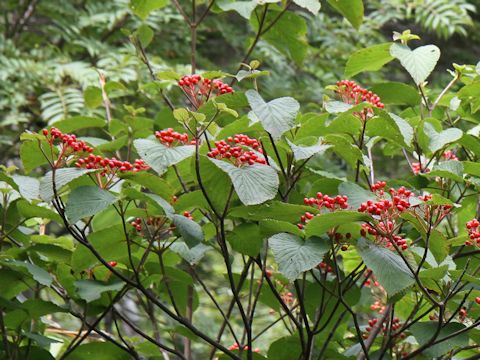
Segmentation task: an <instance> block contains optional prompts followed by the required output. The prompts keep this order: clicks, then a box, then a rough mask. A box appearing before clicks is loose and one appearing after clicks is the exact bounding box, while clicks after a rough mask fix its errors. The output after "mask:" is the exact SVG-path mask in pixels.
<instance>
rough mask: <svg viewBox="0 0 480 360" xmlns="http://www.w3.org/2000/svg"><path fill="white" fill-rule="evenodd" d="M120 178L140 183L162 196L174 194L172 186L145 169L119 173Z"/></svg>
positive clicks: (166, 196) (168, 196)
mask: <svg viewBox="0 0 480 360" xmlns="http://www.w3.org/2000/svg"><path fill="white" fill-rule="evenodd" d="M119 177H120V178H121V179H127V180H129V181H131V182H133V183H136V184H139V185H142V186H143V187H144V188H146V189H148V190H150V191H152V192H154V193H155V194H157V195H159V196H161V197H162V198H165V199H169V198H171V197H172V195H173V194H174V190H173V188H172V186H171V185H170V184H169V183H168V182H166V181H165V180H163V179H161V178H160V177H158V176H156V175H154V174H150V173H148V172H146V171H139V172H124V173H121V174H119Z"/></svg>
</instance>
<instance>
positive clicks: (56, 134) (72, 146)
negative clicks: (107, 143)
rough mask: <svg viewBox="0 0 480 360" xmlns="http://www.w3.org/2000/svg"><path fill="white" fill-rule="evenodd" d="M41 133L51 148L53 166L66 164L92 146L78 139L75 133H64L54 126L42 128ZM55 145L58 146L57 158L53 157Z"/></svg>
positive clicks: (87, 151) (88, 151) (86, 151)
mask: <svg viewBox="0 0 480 360" xmlns="http://www.w3.org/2000/svg"><path fill="white" fill-rule="evenodd" d="M42 134H43V135H44V136H45V138H46V139H47V142H48V144H49V145H50V147H51V148H52V149H51V155H52V166H53V167H55V168H59V167H62V166H64V165H67V164H68V163H70V162H72V161H74V160H75V159H77V158H78V157H81V156H84V155H85V154H87V153H91V152H92V151H93V148H92V147H90V146H88V145H87V144H86V143H85V142H84V141H81V140H78V139H77V137H76V136H75V135H72V134H64V133H62V132H61V131H60V130H59V129H57V128H55V127H52V128H51V129H50V130H48V129H43V130H42ZM56 145H58V146H59V152H58V155H57V158H56V159H53V157H54V155H53V147H54V146H56Z"/></svg>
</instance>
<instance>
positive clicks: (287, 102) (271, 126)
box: [245, 90, 300, 139]
mask: <svg viewBox="0 0 480 360" xmlns="http://www.w3.org/2000/svg"><path fill="white" fill-rule="evenodd" d="M245 95H246V96H247V99H248V103H249V105H250V107H251V108H252V112H253V113H254V115H255V116H256V117H257V118H258V119H259V120H260V123H261V124H262V126H263V128H264V129H265V130H266V131H268V132H269V133H270V134H271V135H272V136H273V138H274V139H279V138H280V136H282V134H283V133H284V132H285V131H287V130H290V129H291V128H292V127H293V126H294V125H295V122H294V120H295V117H296V116H297V114H298V111H299V110H300V104H299V103H298V101H297V100H295V99H294V98H291V97H282V98H278V99H275V100H272V101H269V102H265V100H263V99H262V97H261V96H260V94H259V93H258V92H256V91H255V90H248V91H247V92H246V93H245Z"/></svg>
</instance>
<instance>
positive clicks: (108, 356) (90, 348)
mask: <svg viewBox="0 0 480 360" xmlns="http://www.w3.org/2000/svg"><path fill="white" fill-rule="evenodd" d="M131 358H132V357H131V355H130V354H129V353H127V352H126V351H124V350H122V349H120V348H119V347H117V346H116V345H114V344H112V343H109V342H89V343H86V344H82V345H80V346H79V347H77V348H76V349H75V350H74V351H73V352H72V353H71V354H70V355H68V360H86V359H95V360H112V359H115V360H129V359H131Z"/></svg>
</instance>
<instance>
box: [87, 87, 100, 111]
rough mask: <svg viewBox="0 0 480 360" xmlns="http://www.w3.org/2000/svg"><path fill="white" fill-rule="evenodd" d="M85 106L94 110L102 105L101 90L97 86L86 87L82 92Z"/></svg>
mask: <svg viewBox="0 0 480 360" xmlns="http://www.w3.org/2000/svg"><path fill="white" fill-rule="evenodd" d="M83 98H84V100H85V105H86V106H87V107H89V108H91V109H95V108H97V107H99V106H100V105H102V103H103V97H102V90H101V89H100V88H99V87H98V86H88V87H87V88H86V89H85V91H84V92H83Z"/></svg>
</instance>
